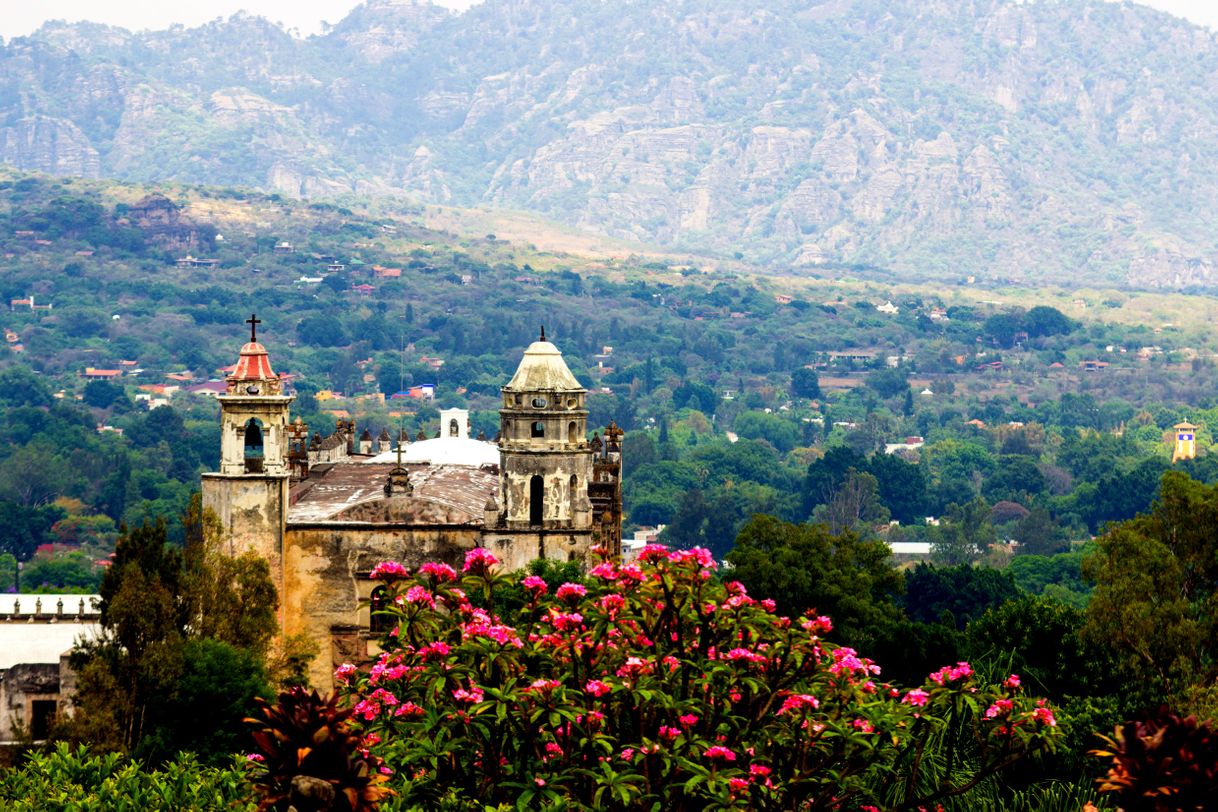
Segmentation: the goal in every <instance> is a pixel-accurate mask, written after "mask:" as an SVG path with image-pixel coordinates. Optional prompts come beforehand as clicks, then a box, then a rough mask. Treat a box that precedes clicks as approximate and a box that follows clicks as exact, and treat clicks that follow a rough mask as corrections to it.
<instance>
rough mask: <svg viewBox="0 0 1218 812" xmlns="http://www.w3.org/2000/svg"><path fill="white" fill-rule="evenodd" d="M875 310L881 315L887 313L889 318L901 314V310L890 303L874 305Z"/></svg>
mask: <svg viewBox="0 0 1218 812" xmlns="http://www.w3.org/2000/svg"><path fill="white" fill-rule="evenodd" d="M875 309H876V310H878V311H880V312H881V313H887V314H888V315H890V316H895V315H896V314H897V313H900V312H901V308H899V307H897V306H896V305H894V304H893V303H892V302H890V301H889V302H884V304H882V305H876V306H875Z"/></svg>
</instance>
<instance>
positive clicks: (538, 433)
mask: <svg viewBox="0 0 1218 812" xmlns="http://www.w3.org/2000/svg"><path fill="white" fill-rule="evenodd" d="M533 436H534V437H545V436H546V424H545V423H542V422H541V421H540V420H538V421H537V422H536V423H534V424H533Z"/></svg>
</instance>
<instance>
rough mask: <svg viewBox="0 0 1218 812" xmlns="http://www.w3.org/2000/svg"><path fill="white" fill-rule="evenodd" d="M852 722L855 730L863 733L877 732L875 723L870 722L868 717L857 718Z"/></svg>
mask: <svg viewBox="0 0 1218 812" xmlns="http://www.w3.org/2000/svg"><path fill="white" fill-rule="evenodd" d="M851 724H853V725H854V729H855V730H859V731H862V732H863V733H874V732H875V725H873V724H871V722H868V721H867V720H866V719H855V720H854V721H853V722H852V723H851Z"/></svg>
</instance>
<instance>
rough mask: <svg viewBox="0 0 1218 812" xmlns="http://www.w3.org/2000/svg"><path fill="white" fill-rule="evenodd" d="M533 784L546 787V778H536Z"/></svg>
mask: <svg viewBox="0 0 1218 812" xmlns="http://www.w3.org/2000/svg"><path fill="white" fill-rule="evenodd" d="M533 783H534V784H536V785H537V786H539V787H544V786H545V785H546V779H544V778H534V779H533Z"/></svg>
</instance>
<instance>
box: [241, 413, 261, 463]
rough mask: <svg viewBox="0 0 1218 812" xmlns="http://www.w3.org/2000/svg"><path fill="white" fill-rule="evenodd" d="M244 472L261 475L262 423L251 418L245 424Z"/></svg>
mask: <svg viewBox="0 0 1218 812" xmlns="http://www.w3.org/2000/svg"><path fill="white" fill-rule="evenodd" d="M244 435H245V472H246V473H247V474H260V473H262V456H263V448H262V422H261V421H260V420H258V418H256V417H251V418H250V419H249V421H248V422H246V424H245V432H244Z"/></svg>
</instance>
